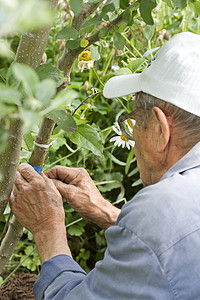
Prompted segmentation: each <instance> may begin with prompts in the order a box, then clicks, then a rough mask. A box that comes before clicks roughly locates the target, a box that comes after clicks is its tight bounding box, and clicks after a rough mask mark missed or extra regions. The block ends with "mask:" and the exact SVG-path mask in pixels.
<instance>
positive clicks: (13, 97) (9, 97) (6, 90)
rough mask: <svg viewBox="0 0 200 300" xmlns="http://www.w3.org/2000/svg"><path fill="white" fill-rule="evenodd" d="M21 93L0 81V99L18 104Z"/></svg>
mask: <svg viewBox="0 0 200 300" xmlns="http://www.w3.org/2000/svg"><path fill="white" fill-rule="evenodd" d="M20 98H21V94H20V93H19V92H18V91H16V90H15V89H13V88H12V87H8V86H6V85H5V84H3V83H0V101H1V102H4V103H7V104H16V105H20V104H21V102H20Z"/></svg>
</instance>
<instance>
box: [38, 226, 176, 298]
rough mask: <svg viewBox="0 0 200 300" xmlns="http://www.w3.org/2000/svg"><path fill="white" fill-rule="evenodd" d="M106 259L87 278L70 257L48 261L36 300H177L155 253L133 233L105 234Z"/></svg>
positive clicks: (117, 229)
mask: <svg viewBox="0 0 200 300" xmlns="http://www.w3.org/2000/svg"><path fill="white" fill-rule="evenodd" d="M106 240H107V250H106V252H105V256H104V259H103V260H102V261H100V262H97V263H96V266H95V268H94V269H93V270H92V271H91V272H90V273H88V274H86V273H85V272H84V271H83V270H82V269H81V267H80V266H79V265H78V264H77V263H76V262H75V261H74V260H73V259H72V258H70V257H69V256H67V255H59V256H55V257H53V258H51V259H50V260H48V261H46V262H45V263H44V264H43V266H42V270H41V274H40V276H39V279H38V280H37V281H36V283H35V285H34V293H35V296H36V299H37V300H42V299H45V300H50V299H51V300H68V299H70V300H79V299H81V300H94V299H95V300H106V299H108V300H109V299H112V300H113V299H115V300H130V299H135V300H136V299H140V300H147V299H148V300H150V299H151V300H153V299H155V300H157V299H162V300H171V299H174V297H173V295H172V294H171V289H170V286H169V283H168V281H167V279H166V276H165V274H164V272H163V269H162V266H161V265H160V262H159V260H158V258H157V256H156V255H155V253H154V252H153V251H152V250H151V249H150V248H149V247H147V245H146V244H145V243H144V242H143V241H142V240H141V239H139V238H138V237H137V236H136V235H135V234H134V233H133V232H131V231H130V230H128V229H126V228H123V227H120V226H119V225H115V226H112V227H110V228H109V229H107V230H106Z"/></svg>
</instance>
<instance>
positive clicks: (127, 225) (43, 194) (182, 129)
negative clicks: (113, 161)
mask: <svg viewBox="0 0 200 300" xmlns="http://www.w3.org/2000/svg"><path fill="white" fill-rule="evenodd" d="M132 93H137V95H136V100H135V108H134V110H133V112H132V113H130V114H129V115H128V116H121V117H120V120H119V123H120V127H121V129H122V131H123V133H124V135H125V136H126V137H127V138H130V139H132V136H129V134H128V133H126V131H125V127H124V126H123V122H124V121H125V120H126V119H127V118H134V119H135V121H136V124H135V127H134V131H133V138H134V140H135V147H134V152H135V155H136V157H137V165H138V169H139V172H140V177H141V179H142V181H143V183H144V186H145V187H144V188H143V189H142V190H141V191H140V192H138V193H137V194H136V195H135V196H134V197H133V199H132V200H131V201H129V202H128V203H127V204H125V205H124V206H123V208H122V210H121V211H120V210H119V209H117V208H115V207H113V206H112V205H111V204H110V203H108V202H107V201H106V200H105V199H103V197H102V196H101V194H100V193H99V191H98V190H97V188H96V187H95V185H94V183H93V181H92V180H91V178H90V177H89V175H88V174H87V172H86V171H85V170H83V169H73V168H72V169H70V168H67V167H62V166H56V167H54V168H53V169H51V170H50V171H48V172H47V173H46V175H44V174H41V175H38V174H37V173H36V172H35V171H34V170H33V169H32V167H31V166H28V165H26V164H22V165H21V166H20V167H19V171H18V173H17V175H16V182H15V187H14V192H13V195H12V197H11V207H12V210H13V212H14V214H15V215H16V217H17V218H18V219H19V221H20V222H21V223H22V225H24V226H25V227H26V228H27V229H29V230H30V231H31V232H32V233H33V235H34V238H35V242H36V245H37V248H38V251H39V255H40V258H41V262H42V263H43V265H42V270H41V274H40V277H39V279H38V280H37V282H36V283H35V286H34V292H35V295H36V298H37V299H38V300H39V299H57V300H61V299H70V300H73V299H74V300H77V299H85V300H86V299H88V300H89V299H90V300H98V299H101V300H103V299H114V300H117V299H120V300H126V299H129V300H130V299H143V300H150V299H152V300H153V299H154V300H170V299H181V300H186V299H187V300H189V299H190V300H195V299H196V300H197V299H200V284H199V283H200V259H199V253H200V198H199V195H200V143H199V141H200V36H198V35H195V34H192V33H181V34H178V35H175V36H174V37H173V38H172V39H171V40H170V41H168V42H166V43H165V45H164V46H163V47H162V48H161V49H160V50H159V51H158V53H157V54H156V56H155V58H154V59H153V60H152V61H151V62H150V63H149V65H148V66H147V67H146V68H145V70H144V71H143V72H142V73H141V74H132V75H127V76H117V77H113V78H111V79H110V80H109V81H108V83H107V84H106V85H105V88H104V95H105V97H108V98H114V97H120V96H124V95H127V94H132ZM61 195H62V196H63V197H65V198H66V200H67V202H68V203H69V204H70V205H71V206H72V207H73V208H74V209H75V210H76V211H77V212H79V213H80V215H81V216H82V217H83V218H85V219H86V220H89V221H91V222H94V223H96V224H98V225H99V226H101V227H102V228H104V229H107V230H106V240H107V250H106V252H105V256H104V259H103V260H102V261H100V262H98V263H97V264H96V266H95V268H94V269H93V270H92V271H91V272H90V273H89V274H86V273H85V272H84V271H83V269H82V268H81V267H80V266H79V265H78V264H77V263H76V262H75V261H74V260H73V259H72V257H71V253H70V249H69V247H68V243H67V238H66V230H65V214H64V210H63V204H62V198H61Z"/></svg>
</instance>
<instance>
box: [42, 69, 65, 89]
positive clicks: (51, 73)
mask: <svg viewBox="0 0 200 300" xmlns="http://www.w3.org/2000/svg"><path fill="white" fill-rule="evenodd" d="M36 73H37V74H38V76H39V79H40V81H42V80H44V79H47V78H50V79H52V80H54V81H55V83H56V87H58V86H60V85H61V84H62V83H63V82H64V81H65V77H64V75H63V72H62V71H60V70H59V69H57V68H55V67H54V66H53V65H52V64H51V63H46V64H42V65H40V66H39V67H38V68H37V69H36Z"/></svg>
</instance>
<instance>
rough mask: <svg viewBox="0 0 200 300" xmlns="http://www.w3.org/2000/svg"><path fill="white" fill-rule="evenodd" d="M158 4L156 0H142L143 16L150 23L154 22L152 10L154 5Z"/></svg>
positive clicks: (141, 10)
mask: <svg viewBox="0 0 200 300" xmlns="http://www.w3.org/2000/svg"><path fill="white" fill-rule="evenodd" d="M156 5H157V3H156V0H141V2H140V13H141V16H142V18H143V20H144V21H145V22H146V23H147V24H148V25H153V24H154V22H153V18H152V15H151V11H152V9H153V8H154V7H156Z"/></svg>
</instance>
